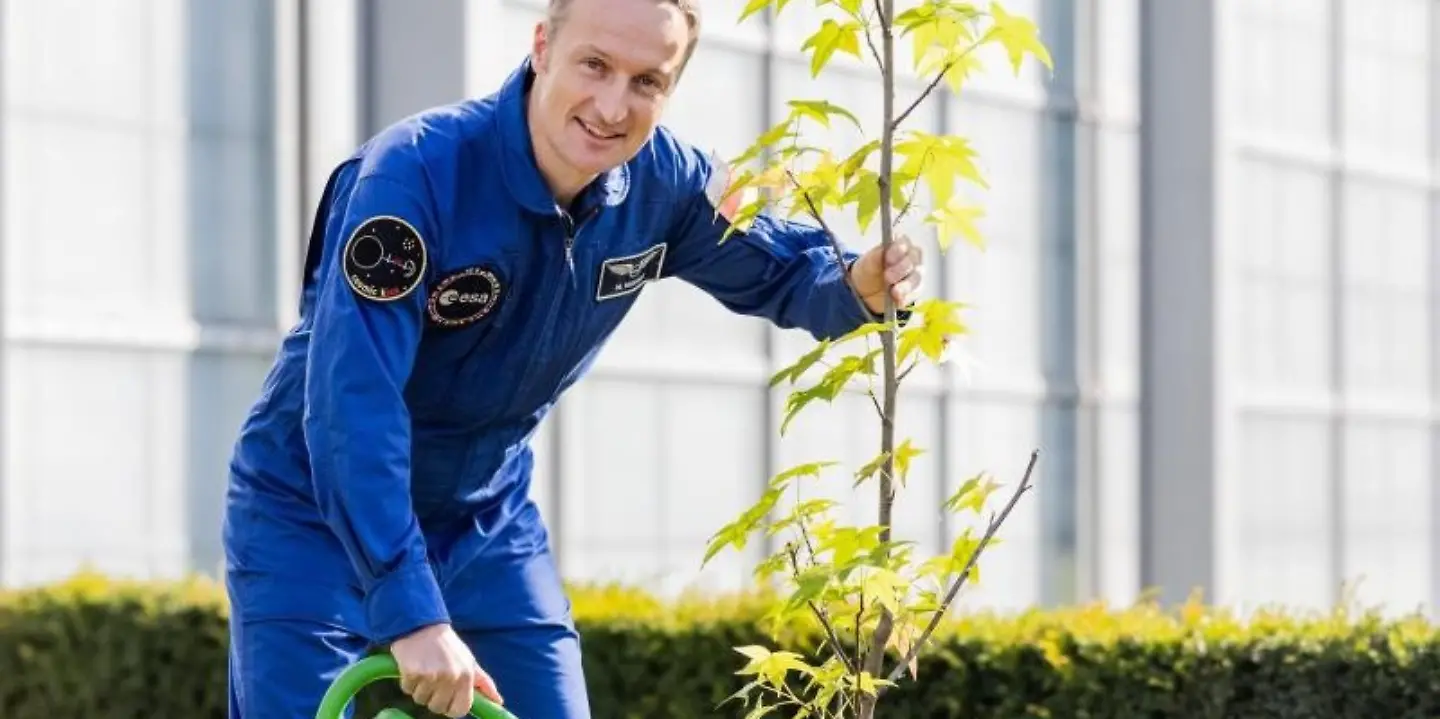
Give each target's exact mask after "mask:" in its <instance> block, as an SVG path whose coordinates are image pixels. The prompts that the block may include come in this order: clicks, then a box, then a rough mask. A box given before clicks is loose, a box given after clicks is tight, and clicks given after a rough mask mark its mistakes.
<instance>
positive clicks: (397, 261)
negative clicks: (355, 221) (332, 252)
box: [344, 216, 428, 302]
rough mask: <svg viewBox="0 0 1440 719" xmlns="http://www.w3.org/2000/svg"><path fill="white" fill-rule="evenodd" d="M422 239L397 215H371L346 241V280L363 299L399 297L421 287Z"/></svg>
mask: <svg viewBox="0 0 1440 719" xmlns="http://www.w3.org/2000/svg"><path fill="white" fill-rule="evenodd" d="M427 256H428V255H427V252H426V249H425V242H424V240H422V239H420V233H419V232H416V231H415V228H414V227H412V226H411V225H410V223H408V222H406V221H404V220H402V219H400V218H398V217H388V216H383V217H372V218H370V219H368V220H366V221H365V222H364V223H362V224H361V225H360V226H359V227H357V228H355V232H353V233H351V235H350V239H349V240H347V241H346V242H345V256H344V265H345V281H346V282H348V283H350V289H352V290H354V291H355V294H358V295H360V296H361V297H364V298H365V299H369V300H375V301H377V302H391V301H394V300H398V299H400V298H402V297H404V296H406V295H408V294H410V293H411V292H414V291H415V288H416V287H419V286H420V282H421V281H422V280H424V278H425V262H426V259H427Z"/></svg>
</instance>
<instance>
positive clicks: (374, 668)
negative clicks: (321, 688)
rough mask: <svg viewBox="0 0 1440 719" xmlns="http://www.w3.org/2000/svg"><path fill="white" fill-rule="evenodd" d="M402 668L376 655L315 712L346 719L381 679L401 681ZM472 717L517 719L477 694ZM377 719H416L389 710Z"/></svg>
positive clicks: (335, 686)
mask: <svg viewBox="0 0 1440 719" xmlns="http://www.w3.org/2000/svg"><path fill="white" fill-rule="evenodd" d="M399 678H400V667H399V665H398V664H396V663H395V657H392V656H390V655H389V654H375V655H372V656H369V657H366V658H364V659H361V660H360V661H358V662H355V663H354V664H352V665H350V666H349V667H347V668H346V669H345V671H343V672H341V673H340V676H338V677H335V681H333V682H331V683H330V688H329V689H327V690H326V691H325V696H324V698H322V699H321V700H320V710H319V711H317V712H315V719H340V718H341V717H343V716H344V714H343V712H344V711H345V707H347V706H349V705H350V702H351V701H353V700H354V699H355V695H357V694H359V693H360V690H361V689H364V688H365V687H366V686H367V685H369V684H371V683H373V682H376V681H379V680H381V679H399ZM470 716H472V717H475V718H476V719H516V717H515V715H514V714H511V713H510V712H508V711H505V710H504V709H503V708H501V707H500V705H498V704H496V703H494V702H492V701H490V700H489V699H486V698H485V697H483V696H481V695H480V693H479V692H476V693H475V701H474V703H473V704H471V706H470ZM375 719H413V717H411V716H410V715H409V714H406V713H405V712H403V711H400V710H399V709H393V708H392V709H386V710H384V711H382V712H380V713H379V714H377V715H375Z"/></svg>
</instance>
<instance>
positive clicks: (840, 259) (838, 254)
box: [785, 169, 874, 317]
mask: <svg viewBox="0 0 1440 719" xmlns="http://www.w3.org/2000/svg"><path fill="white" fill-rule="evenodd" d="M785 174H786V176H788V177H789V178H790V182H791V183H793V184H794V185H795V189H797V190H799V191H800V196H801V197H803V198H805V206H806V207H807V208H808V209H809V210H810V216H811V217H813V218H815V221H816V222H818V223H820V229H821V231H823V232H824V233H825V237H826V238H827V239H828V240H830V249H832V250H834V251H835V262H837V263H838V264H839V265H840V273H841V274H842V275H843V276H844V282H845V286H846V287H849V288H850V295H851V296H852V297H854V298H855V304H857V305H859V306H860V311H861V312H864V313H865V315H866V316H867V317H868V316H871V315H873V314H874V312H872V311H871V310H870V305H868V304H865V298H864V297H861V296H860V290H857V289H855V285H854V283H852V282H850V268H849V267H848V266H846V264H845V250H844V249H843V248H841V247H840V241H839V240H838V239H836V237H835V233H834V232H833V231H832V230H831V229H830V224H829V223H827V222H826V221H825V218H824V217H822V216H821V214H820V209H819V208H818V207H816V206H815V201H814V200H812V199H810V193H809V192H806V191H805V188H804V186H802V185H801V184H800V180H798V179H796V177H795V173H794V172H792V171H791V170H789V169H786V170H785Z"/></svg>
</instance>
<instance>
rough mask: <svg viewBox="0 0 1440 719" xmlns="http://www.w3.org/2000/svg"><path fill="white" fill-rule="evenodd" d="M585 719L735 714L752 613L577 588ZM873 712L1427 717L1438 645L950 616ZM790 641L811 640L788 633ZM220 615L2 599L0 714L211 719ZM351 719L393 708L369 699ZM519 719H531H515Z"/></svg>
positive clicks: (1104, 615) (1144, 622)
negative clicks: (910, 674) (913, 674)
mask: <svg viewBox="0 0 1440 719" xmlns="http://www.w3.org/2000/svg"><path fill="white" fill-rule="evenodd" d="M572 596H573V600H574V604H575V610H576V618H577V621H578V622H579V624H580V627H581V631H582V633H583V635H584V642H585V652H586V654H585V656H586V663H587V667H586V671H587V678H588V681H589V683H590V686H591V690H592V703H593V708H594V715H595V717H596V719H608V718H620V717H624V718H625V719H642V718H643V719H665V718H667V717H677V718H683V719H695V718H699V717H739V716H743V715H744V711H743V709H742V708H741V707H740V705H739V704H738V703H729V704H725V705H723V706H721V702H722V700H724V698H725V697H726V696H728V695H730V694H731V693H732V692H734V690H735V689H737V688H738V687H739V686H740V683H741V681H742V679H741V678H740V677H737V676H736V675H735V670H736V669H737V668H738V667H739V666H740V662H741V660H742V659H743V658H742V657H740V655H738V654H736V653H735V652H734V651H733V649H732V647H734V646H736V645H741V644H750V643H762V644H766V643H769V638H768V635H767V633H766V632H765V631H764V628H763V627H764V625H763V624H762V623H761V622H760V621H759V616H760V611H761V608H760V605H759V604H758V603H757V602H756V601H755V600H754V599H753V598H746V597H729V598H720V599H703V598H692V599H687V600H680V601H673V602H661V601H658V600H656V599H654V598H653V597H649V596H646V595H644V594H641V593H639V592H635V591H631V590H626V589H618V588H605V587H586V588H578V587H577V588H575V589H574V592H573V595H572ZM936 636H937V639H938V640H939V642H938V644H936V645H935V649H936V651H933V652H931V653H930V654H929V655H928V656H927V658H926V659H925V660H924V661H922V662H921V663H920V676H919V679H918V681H914V682H911V681H909V680H908V679H907V680H906V683H905V685H904V686H903V688H901V689H899V690H896V691H894V692H892V693H891V694H890V695H887V697H886V702H885V704H884V705H882V711H881V714H882V716H889V717H966V718H968V719H1002V718H1003V719H1018V718H1021V717H1027V718H1029V717H1034V718H1037V719H1038V718H1041V717H1044V718H1047V719H1071V718H1074V719H1142V718H1143V719H1170V718H1172V717H1173V718H1175V719H1180V718H1182V717H1183V718H1184V719H1221V718H1222V717H1223V718H1224V719H1420V718H1421V717H1436V716H1440V632H1437V631H1436V629H1435V628H1434V627H1433V626H1431V625H1430V624H1428V623H1427V622H1425V621H1424V620H1422V619H1420V618H1418V617H1410V618H1403V619H1382V618H1380V617H1379V616H1377V615H1375V614H1373V613H1360V612H1354V611H1336V612H1333V613H1328V614H1323V615H1315V616H1299V615H1294V616H1290V615H1285V614H1283V613H1267V614H1260V615H1256V616H1252V617H1251V618H1250V619H1248V620H1245V621H1242V620H1240V619H1237V618H1236V617H1234V616H1231V615H1229V614H1227V613H1225V612H1223V611H1220V610H1216V609H1210V608H1204V607H1202V606H1200V605H1198V604H1191V605H1188V606H1186V607H1183V608H1180V609H1177V610H1175V611H1172V612H1166V611H1162V610H1161V609H1159V608H1157V607H1155V606H1153V605H1149V604H1143V603H1142V604H1139V605H1137V606H1134V607H1127V608H1121V609H1107V608H1105V607H1102V606H1098V605H1095V606H1080V607H1073V608H1064V609H1055V610H1035V611H1030V612H1025V613H1020V614H1016V615H1010V616H1004V615H997V614H974V615H966V616H964V617H963V618H959V619H957V620H956V621H954V622H951V623H949V624H947V625H945V629H944V630H943V631H942V632H940V633H937V635H936ZM791 638H799V639H805V638H813V635H811V634H810V633H809V632H808V630H807V629H805V628H803V627H799V628H796V629H795V630H794V632H793V636H792V637H791ZM225 646H226V609H225V604H224V596H223V591H222V590H221V588H220V587H218V586H216V585H214V584H212V583H210V582H208V581H206V580H203V579H194V580H187V581H181V582H173V583H137V582H113V581H108V580H106V579H105V578H103V577H98V576H95V575H82V576H78V577H76V578H74V579H71V580H69V581H66V582H63V583H60V584H56V585H53V586H49V587H44V588H37V589H29V590H25V591H12V592H8V593H3V594H0V717H4V718H5V719H53V718H54V717H62V716H63V717H81V716H84V717H105V718H106V719H121V718H122V717H146V718H150V717H177V718H178V717H187V718H190V717H195V718H200V717H216V718H219V717H224V716H225V696H226V693H225ZM359 703H360V706H361V714H360V716H363V717H371V716H373V715H374V713H375V712H376V711H378V708H379V706H381V705H382V704H392V703H393V704H395V705H397V706H400V707H401V708H404V709H405V710H406V711H409V712H411V713H412V714H413V715H414V716H415V717H417V718H418V717H430V716H432V715H430V714H428V713H425V712H423V711H421V710H419V709H417V708H415V707H414V706H413V705H411V704H409V703H408V702H405V701H403V699H400V698H399V695H398V689H396V688H395V687H394V684H393V683H383V684H380V685H376V687H374V688H372V689H371V690H369V691H367V692H366V693H365V694H364V695H363V696H362V699H361V701H360V702H359ZM522 719H532V718H529V717H522Z"/></svg>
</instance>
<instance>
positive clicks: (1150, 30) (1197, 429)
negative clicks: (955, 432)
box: [1140, 0, 1220, 602]
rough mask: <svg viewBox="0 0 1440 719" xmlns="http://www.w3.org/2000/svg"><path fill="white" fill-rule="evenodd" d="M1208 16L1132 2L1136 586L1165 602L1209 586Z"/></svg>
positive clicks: (1214, 91) (1215, 339)
mask: <svg viewBox="0 0 1440 719" xmlns="http://www.w3.org/2000/svg"><path fill="white" fill-rule="evenodd" d="M1217 12H1218V10H1217V8H1216V3H1212V2H1209V1H1208V0H1145V2H1144V4H1143V5H1142V6H1141V23H1140V36H1141V58H1142V60H1141V65H1142V75H1141V93H1142V100H1141V103H1142V108H1143V109H1142V115H1143V117H1144V118H1145V120H1144V124H1143V126H1142V127H1141V130H1140V136H1141V156H1142V161H1141V188H1142V189H1141V192H1142V206H1141V228H1142V230H1141V242H1142V250H1141V257H1142V273H1143V274H1142V278H1141V288H1142V289H1141V299H1140V304H1141V308H1142V310H1141V311H1142V330H1141V331H1142V335H1141V336H1142V343H1141V347H1142V349H1141V352H1142V358H1143V363H1142V370H1141V371H1142V384H1141V386H1142V397H1143V399H1142V401H1141V416H1142V420H1141V430H1140V431H1141V450H1140V451H1141V468H1142V469H1141V482H1142V486H1141V497H1142V509H1141V512H1142V536H1143V541H1142V543H1141V547H1142V564H1141V582H1142V584H1143V585H1144V586H1145V587H1147V588H1151V587H1153V588H1156V589H1158V590H1159V592H1160V594H1159V597H1160V599H1161V600H1162V601H1167V602H1175V601H1183V600H1184V599H1185V598H1186V597H1187V595H1188V594H1189V592H1190V591H1191V590H1192V589H1193V588H1195V587H1197V586H1203V587H1209V586H1211V585H1212V584H1213V581H1214V579H1215V559H1216V557H1215V546H1214V545H1215V543H1214V536H1213V529H1212V528H1213V526H1214V524H1215V516H1216V507H1215V489H1216V473H1217V472H1216V462H1217V457H1216V452H1215V446H1216V442H1217V425H1218V421H1219V419H1218V417H1217V408H1216V401H1217V399H1216V397H1217V392H1216V390H1217V385H1218V380H1217V376H1216V375H1217V369H1218V364H1219V359H1218V357H1219V352H1220V334H1219V327H1218V324H1219V316H1218V312H1217V306H1218V303H1217V301H1216V288H1217V286H1218V279H1219V272H1220V270H1219V267H1218V266H1217V259H1216V249H1217V241H1216V240H1217V237H1219V227H1218V226H1217V219H1216V217H1217V215H1216V211H1215V210H1216V206H1217V198H1218V193H1219V189H1218V188H1217V180H1216V166H1217V162H1216V156H1217V148H1216V145H1217V141H1218V140H1217V123H1218V119H1217V117H1216V113H1217V110H1218V107H1219V103H1218V102H1217V100H1218V96H1219V93H1220V90H1219V87H1218V85H1219V82H1218V77H1217V74H1218V71H1219V67H1220V62H1219V58H1218V54H1219V48H1218V45H1219V43H1218V42H1217V41H1216V40H1217V18H1216V14H1217Z"/></svg>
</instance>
